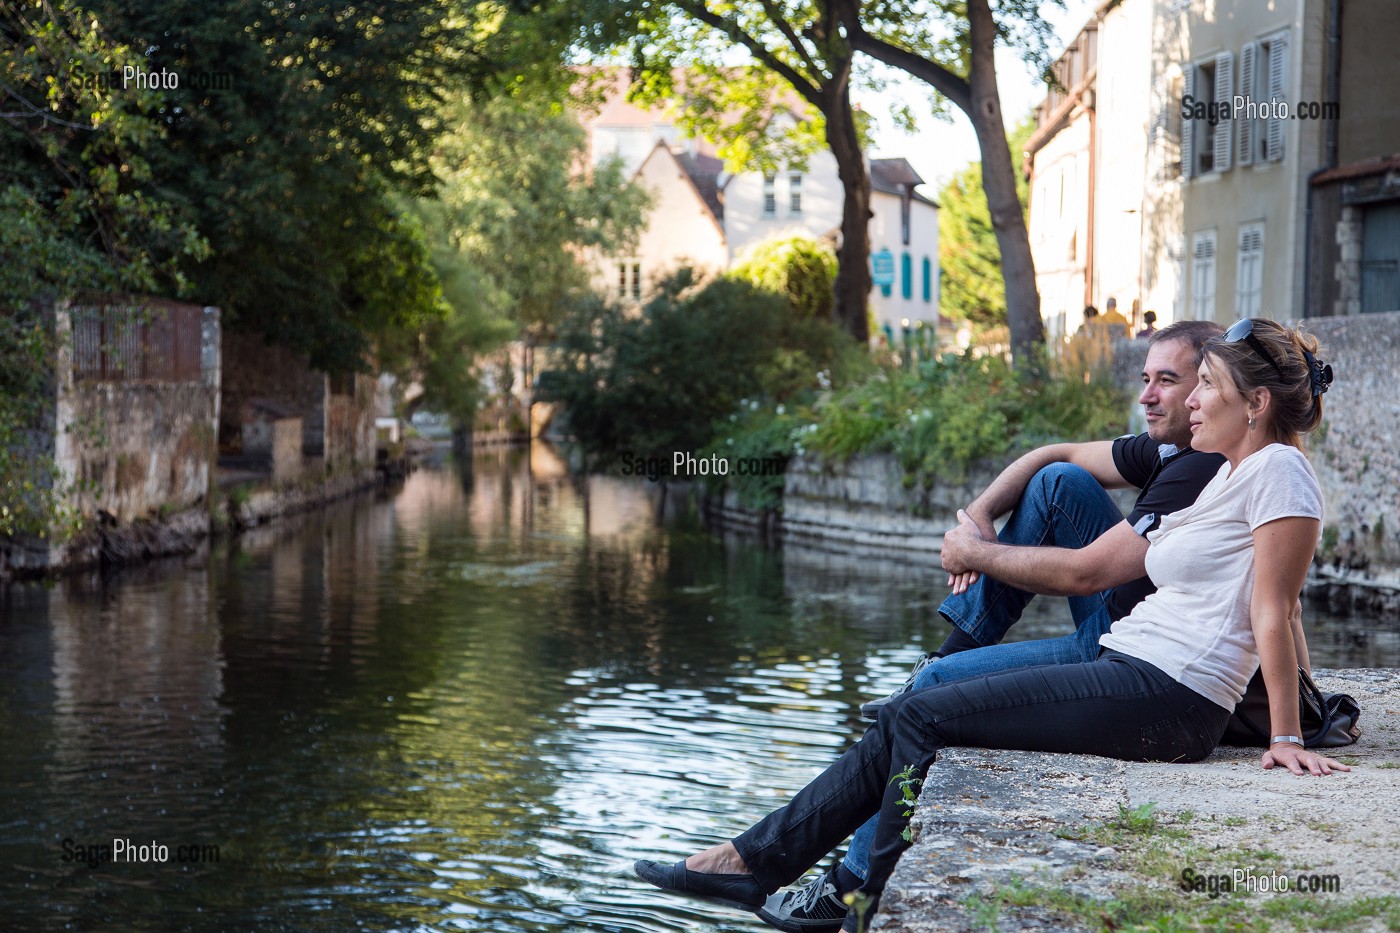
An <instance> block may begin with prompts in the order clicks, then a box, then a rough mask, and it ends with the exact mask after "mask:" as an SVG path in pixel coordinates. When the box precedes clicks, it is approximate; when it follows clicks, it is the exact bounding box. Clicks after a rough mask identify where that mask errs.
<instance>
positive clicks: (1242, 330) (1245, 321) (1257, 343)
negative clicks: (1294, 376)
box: [1225, 317, 1288, 382]
mask: <svg viewBox="0 0 1400 933" xmlns="http://www.w3.org/2000/svg"><path fill="white" fill-rule="evenodd" d="M1241 340H1243V341H1244V342H1245V343H1247V344H1249V345H1250V346H1251V347H1253V348H1254V352H1255V353H1258V354H1259V355H1260V356H1262V357H1263V358H1264V359H1265V360H1266V361H1267V362H1268V364H1269V365H1270V366H1272V367H1273V368H1274V372H1276V373H1278V377H1279V379H1280V380H1281V381H1283V382H1287V381H1288V379H1287V378H1286V377H1285V376H1284V375H1283V368H1282V367H1280V366H1279V365H1278V360H1275V359H1274V358H1273V356H1272V355H1271V354H1270V353H1269V351H1268V348H1267V347H1265V346H1264V341H1262V340H1260V339H1259V338H1258V337H1256V336H1254V318H1252V317H1247V318H1242V319H1241V320H1238V321H1236V322H1235V323H1233V324H1231V325H1230V329H1229V330H1227V331H1225V342H1226V343H1239V342H1240V341H1241Z"/></svg>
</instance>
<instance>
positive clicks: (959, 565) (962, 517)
mask: <svg viewBox="0 0 1400 933" xmlns="http://www.w3.org/2000/svg"><path fill="white" fill-rule="evenodd" d="M986 540H988V539H987V537H986V536H985V535H984V534H983V533H982V529H981V528H978V527H977V523H976V522H974V521H973V520H972V519H971V518H970V517H969V516H968V514H967V512H965V511H963V510H962V509H958V527H956V528H952V529H950V530H949V531H947V532H946V533H945V534H944V535H943V554H942V559H943V569H944V570H946V571H948V573H949V574H951V575H952V576H950V578H949V585H950V586H951V585H952V581H953V577H956V576H958V575H960V574H968V573H972V572H974V571H973V569H972V567H971V565H970V564H969V563H968V561H969V560H971V558H972V554H973V552H974V550H975V548H976V547H977V545H978V544H981V543H983V542H984V541H986ZM991 540H996V538H995V536H993V537H992V539H991Z"/></svg>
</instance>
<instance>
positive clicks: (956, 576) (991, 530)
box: [944, 505, 997, 596]
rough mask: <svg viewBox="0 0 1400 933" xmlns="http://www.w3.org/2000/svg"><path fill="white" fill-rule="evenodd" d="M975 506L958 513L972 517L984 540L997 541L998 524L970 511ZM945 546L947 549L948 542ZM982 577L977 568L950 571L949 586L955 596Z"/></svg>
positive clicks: (960, 515) (960, 516) (962, 592)
mask: <svg viewBox="0 0 1400 933" xmlns="http://www.w3.org/2000/svg"><path fill="white" fill-rule="evenodd" d="M973 508H974V506H971V505H970V506H968V507H967V510H964V511H960V512H959V513H958V517H959V519H961V518H962V517H963V516H966V517H967V518H969V519H971V520H972V523H973V525H975V526H976V528H977V530H978V532H980V533H981V536H982V540H983V541H995V540H996V539H997V529H996V525H995V524H993V522H992V520H991V519H990V518H987V517H986V516H985V515H977V514H976V513H975V512H973V511H970V510H971V509H973ZM945 542H946V539H945ZM944 547H945V549H946V547H947V545H946V543H945V545H944ZM944 567H945V568H946V567H947V564H944ZM981 577H982V575H981V574H980V573H978V572H977V571H975V570H965V571H963V572H962V573H950V574H948V586H949V588H951V589H952V591H953V595H954V596H961V595H962V594H964V593H966V592H967V591H968V590H969V589H970V588H971V587H972V584H974V583H976V582H977V581H978V580H979V579H981Z"/></svg>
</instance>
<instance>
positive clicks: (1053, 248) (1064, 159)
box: [1030, 111, 1089, 339]
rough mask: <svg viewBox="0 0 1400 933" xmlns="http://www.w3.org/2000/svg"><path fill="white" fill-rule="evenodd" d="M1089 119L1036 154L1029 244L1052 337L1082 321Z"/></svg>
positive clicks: (1081, 118) (1080, 119)
mask: <svg viewBox="0 0 1400 933" xmlns="http://www.w3.org/2000/svg"><path fill="white" fill-rule="evenodd" d="M1088 173H1089V117H1088V115H1087V114H1086V113H1084V112H1082V111H1081V112H1080V113H1079V114H1078V115H1077V116H1075V117H1073V118H1072V119H1071V121H1070V122H1069V124H1068V125H1067V126H1065V127H1064V128H1063V129H1061V130H1060V131H1059V132H1058V133H1056V134H1055V135H1054V136H1052V137H1050V139H1049V140H1047V141H1046V143H1045V145H1044V146H1043V147H1042V148H1041V149H1040V151H1039V152H1037V153H1036V154H1035V162H1034V170H1033V172H1032V175H1031V196H1030V220H1031V223H1030V241H1031V255H1032V257H1033V258H1034V260H1035V283H1036V288H1037V289H1038V290H1039V291H1040V314H1041V317H1042V318H1043V319H1044V321H1045V324H1046V332H1047V335H1048V336H1049V337H1050V338H1051V339H1054V338H1057V337H1062V336H1064V335H1066V334H1072V333H1074V331H1075V330H1076V329H1077V328H1078V327H1079V325H1080V323H1081V322H1082V321H1083V319H1084V293H1085V285H1086V282H1085V276H1086V274H1087V272H1088V270H1087V268H1086V262H1085V257H1086V256H1087V255H1088V245H1089V244H1088V241H1087V237H1088V230H1087V226H1088V224H1087V221H1088V217H1089V205H1088Z"/></svg>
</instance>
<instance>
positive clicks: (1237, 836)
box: [871, 669, 1400, 933]
mask: <svg viewBox="0 0 1400 933" xmlns="http://www.w3.org/2000/svg"><path fill="white" fill-rule="evenodd" d="M1316 680H1317V682H1318V684H1319V686H1321V687H1322V688H1323V689H1324V690H1326V691H1329V692H1334V691H1340V692H1346V693H1350V694H1352V695H1353V696H1355V697H1356V699H1357V700H1358V701H1359V702H1360V703H1361V706H1362V718H1361V722H1362V726H1363V728H1364V731H1363V734H1362V737H1361V740H1360V741H1359V742H1358V743H1357V744H1355V745H1353V746H1350V747H1348V748H1344V749H1338V750H1337V751H1336V755H1337V757H1341V758H1344V759H1346V760H1347V761H1348V762H1349V763H1351V764H1353V766H1354V767H1353V770H1352V771H1351V773H1349V774H1342V775H1335V776H1332V777H1324V778H1313V777H1297V776H1294V775H1292V774H1290V773H1288V772H1287V771H1284V770H1279V769H1275V770H1272V771H1265V770H1263V769H1262V768H1261V767H1260V766H1259V752H1258V751H1257V750H1251V749H1239V748H1221V749H1218V750H1217V751H1216V753H1215V754H1214V755H1212V756H1211V757H1210V758H1209V759H1207V760H1206V761H1204V762H1201V763H1198V764H1190V765H1183V764H1142V763H1129V762H1121V761H1114V760H1111V759H1106V758H1098V757H1094V756H1089V755H1046V754H1035V753H1030V752H1006V751H992V750H987V749H950V750H948V751H947V752H945V753H943V755H941V756H940V758H939V761H938V763H937V764H936V765H935V766H934V767H933V768H931V769H930V774H929V776H928V779H927V780H926V781H925V784H924V789H923V793H922V795H921V796H920V799H919V805H918V808H917V810H916V812H915V815H914V819H913V825H914V833H915V838H914V847H913V848H911V849H910V850H909V851H908V852H907V853H905V856H904V858H902V859H901V860H900V863H899V865H898V866H897V867H896V869H895V873H894V875H893V876H892V878H891V879H890V884H889V887H888V889H887V891H886V895H885V899H884V903H883V904H882V905H881V910H880V915H879V916H878V917H877V918H876V920H875V922H874V923H873V924H872V925H871V929H872V931H876V933H878V931H885V933H895V931H898V933H932V931H939V933H947V931H963V930H967V931H971V930H985V929H989V927H987V926H986V925H985V924H983V923H980V922H978V917H977V916H976V911H975V906H976V905H975V903H974V904H973V905H972V906H971V909H970V908H969V905H968V903H967V899H968V898H969V897H971V896H972V895H975V894H978V893H986V892H988V891H990V890H991V889H992V888H993V887H994V886H995V885H998V884H1005V883H1007V882H1010V881H1013V880H1015V879H1022V880H1027V881H1032V882H1034V883H1036V884H1037V885H1042V886H1050V887H1060V888H1065V889H1069V890H1074V891H1077V892H1079V893H1084V894H1088V895H1090V896H1093V897H1101V898H1105V899H1106V898H1108V897H1111V896H1112V894H1113V892H1114V890H1115V889H1117V888H1119V887H1121V886H1124V885H1129V884H1134V883H1138V882H1140V881H1141V880H1142V879H1138V878H1135V876H1133V875H1131V874H1130V873H1128V872H1127V871H1126V870H1125V869H1124V868H1123V867H1121V857H1120V853H1118V852H1116V851H1114V850H1112V849H1108V848H1100V847H1098V846H1097V845H1096V844H1094V843H1090V842H1080V841H1075V840H1069V839H1062V838H1060V837H1059V836H1057V835H1055V830H1056V829H1057V828H1063V827H1068V826H1073V825H1075V824H1090V823H1101V822H1104V821H1106V820H1110V819H1112V818H1113V817H1115V816H1117V814H1118V812H1119V807H1120V806H1126V807H1130V808H1136V807H1138V806H1141V805H1142V804H1145V803H1155V805H1156V810H1155V812H1156V813H1157V814H1159V815H1160V816H1162V817H1163V818H1165V819H1167V820H1169V821H1180V822H1181V823H1182V824H1183V825H1185V826H1188V827H1189V828H1190V830H1191V832H1192V842H1193V843H1194V844H1197V845H1203V846H1205V848H1206V850H1207V851H1211V852H1215V851H1219V852H1221V853H1222V857H1223V854H1224V853H1227V852H1228V853H1234V852H1240V851H1244V850H1250V849H1253V850H1267V851H1269V852H1273V853H1276V854H1277V855H1278V856H1279V858H1278V860H1277V861H1273V860H1271V861H1270V863H1269V866H1265V867H1262V868H1261V870H1273V869H1274V868H1277V870H1279V871H1282V872H1287V873H1297V872H1300V871H1307V872H1316V873H1320V874H1331V873H1335V874H1338V875H1339V876H1340V877H1341V880H1342V885H1343V889H1342V893H1341V894H1340V895H1329V896H1340V897H1343V898H1345V899H1348V900H1350V899H1352V898H1360V897H1367V896H1376V895H1386V894H1394V893H1395V892H1396V891H1397V890H1400V819H1397V817H1396V815H1395V805H1396V802H1397V801H1400V670H1393V669H1392V670H1348V671H1332V672H1324V671H1317V672H1316ZM1186 811H1189V812H1190V814H1193V816H1190V817H1183V814H1184V813H1185V812H1186ZM1181 867H1182V868H1185V867H1187V866H1185V865H1183V866H1181ZM1194 867H1195V868H1196V869H1197V870H1198V871H1200V872H1202V873H1207V872H1211V871H1212V868H1211V866H1209V865H1197V866H1194ZM1222 870H1224V869H1223V868H1221V867H1217V868H1216V869H1215V871H1222ZM1159 881H1160V882H1161V883H1167V879H1159ZM1183 896H1186V895H1185V894H1184V893H1183ZM995 929H997V930H999V931H1001V933H1012V931H1020V930H1027V931H1029V930H1057V931H1072V930H1078V929H1083V928H1081V927H1077V926H1075V925H1073V924H1072V923H1069V922H1068V921H1066V920H1065V919H1064V918H1063V917H1059V916H1055V915H1053V914H1048V913H1045V912H1042V911H1038V910H1034V909H1019V910H1018V909H1013V908H1003V909H1002V910H1001V912H1000V914H999V916H998V917H997V918H996V927H995Z"/></svg>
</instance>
